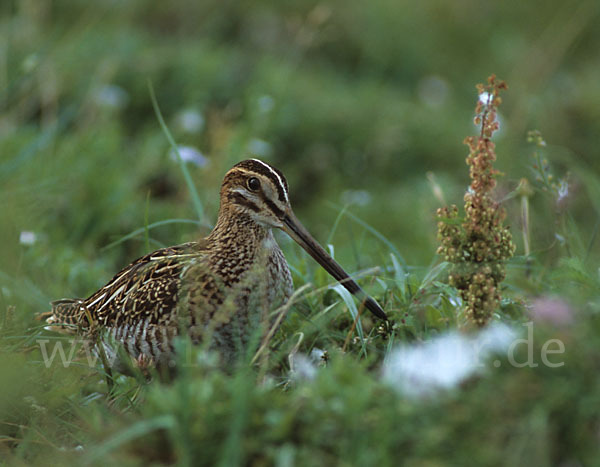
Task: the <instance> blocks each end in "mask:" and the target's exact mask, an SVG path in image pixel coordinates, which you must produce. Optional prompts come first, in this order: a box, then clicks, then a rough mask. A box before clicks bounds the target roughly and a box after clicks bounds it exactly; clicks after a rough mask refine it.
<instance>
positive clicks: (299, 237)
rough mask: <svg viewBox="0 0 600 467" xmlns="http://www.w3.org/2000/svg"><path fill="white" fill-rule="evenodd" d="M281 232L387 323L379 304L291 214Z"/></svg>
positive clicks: (284, 221) (287, 214)
mask: <svg viewBox="0 0 600 467" xmlns="http://www.w3.org/2000/svg"><path fill="white" fill-rule="evenodd" d="M283 230H284V231H285V232H286V233H287V234H288V235H289V236H290V237H292V238H293V239H294V241H296V243H298V244H299V245H300V246H301V247H302V248H304V249H305V250H306V251H307V252H308V254H309V255H310V256H312V257H313V258H314V259H315V261H317V263H319V264H320V265H321V266H323V268H324V269H325V270H326V271H327V272H328V273H329V274H331V275H332V276H333V277H334V278H335V279H336V280H337V281H338V282H339V283H340V284H342V285H343V286H344V287H345V288H346V289H348V291H349V292H350V293H351V294H352V295H354V296H356V297H357V298H358V299H359V300H361V301H362V302H363V303H364V304H365V306H366V307H367V308H368V309H369V311H370V312H371V313H373V314H374V315H375V316H377V317H378V318H380V319H384V320H386V321H387V319H388V317H387V315H386V314H385V312H384V311H383V310H382V308H381V307H380V306H379V304H378V303H377V302H376V301H375V300H374V299H373V298H372V297H370V296H369V295H367V294H366V293H365V292H364V291H363V289H361V288H360V286H359V285H358V284H357V283H356V282H354V280H352V278H350V276H349V275H348V273H346V271H344V270H343V269H342V267H341V266H340V265H339V264H338V263H337V262H336V261H335V260H334V259H333V258H332V257H331V256H330V255H329V254H328V253H327V252H326V251H325V250H324V249H323V247H322V246H321V245H319V244H318V243H317V241H316V240H315V239H314V238H313V237H312V235H311V234H310V233H308V231H307V230H306V229H305V228H304V226H303V225H302V224H301V223H300V221H299V220H298V219H297V218H296V216H295V215H294V214H293V213H292V212H287V213H286V214H285V216H284V218H283Z"/></svg>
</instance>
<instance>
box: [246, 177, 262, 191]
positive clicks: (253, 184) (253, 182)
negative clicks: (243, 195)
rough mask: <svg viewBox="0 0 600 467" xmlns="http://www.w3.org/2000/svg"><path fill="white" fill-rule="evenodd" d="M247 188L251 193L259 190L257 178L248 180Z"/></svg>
mask: <svg viewBox="0 0 600 467" xmlns="http://www.w3.org/2000/svg"><path fill="white" fill-rule="evenodd" d="M248 188H250V190H251V191H258V190H260V181H259V180H258V178H256V177H251V178H249V179H248Z"/></svg>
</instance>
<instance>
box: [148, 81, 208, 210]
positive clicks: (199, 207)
mask: <svg viewBox="0 0 600 467" xmlns="http://www.w3.org/2000/svg"><path fill="white" fill-rule="evenodd" d="M148 90H149V91H150V99H151V100H152V107H153V108H154V112H155V113H156V118H158V122H159V123H160V127H161V128H162V130H163V132H164V133H165V136H166V137H167V140H169V144H170V145H171V149H173V151H174V152H175V154H177V160H178V161H179V167H180V168H181V171H182V172H183V178H184V179H185V183H186V185H187V187H188V190H190V195H191V197H192V202H193V203H194V208H195V209H196V213H197V214H198V219H200V221H203V220H204V208H203V206H202V201H200V196H198V190H196V185H194V182H193V180H192V176H191V175H190V172H189V170H188V169H187V166H186V165H185V162H184V160H183V159H182V158H181V154H180V153H179V148H178V147H177V143H175V140H174V139H173V136H172V135H171V132H170V131H169V128H168V127H167V124H166V123H165V120H164V118H163V116H162V113H161V111H160V108H159V106H158V102H157V100H156V95H155V94H154V88H153V87H152V83H151V82H150V81H148Z"/></svg>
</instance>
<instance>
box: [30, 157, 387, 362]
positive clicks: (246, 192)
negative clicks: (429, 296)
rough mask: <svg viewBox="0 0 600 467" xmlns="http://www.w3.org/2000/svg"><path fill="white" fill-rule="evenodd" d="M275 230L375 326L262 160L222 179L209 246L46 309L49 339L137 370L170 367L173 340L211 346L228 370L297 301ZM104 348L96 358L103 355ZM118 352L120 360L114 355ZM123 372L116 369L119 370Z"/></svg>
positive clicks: (196, 246)
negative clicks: (75, 341)
mask: <svg viewBox="0 0 600 467" xmlns="http://www.w3.org/2000/svg"><path fill="white" fill-rule="evenodd" d="M273 229H281V230H283V231H284V232H286V233H287V234H288V235H289V236H290V237H291V238H292V239H293V240H294V241H296V242H297V243H298V244H299V245H300V246H301V247H302V248H303V249H304V250H306V251H307V252H308V254H309V255H310V256H312V257H313V258H314V259H315V260H316V261H317V262H318V263H319V264H320V265H321V266H322V267H323V268H324V269H325V270H326V271H327V272H328V273H329V274H330V275H331V276H333V278H335V279H336V280H337V281H339V282H340V283H341V284H342V285H343V286H344V287H345V288H346V289H347V290H348V291H349V292H351V293H352V294H353V295H355V296H356V297H357V298H358V299H359V300H360V301H361V302H362V303H364V306H365V307H366V308H367V309H368V310H370V311H371V312H372V313H373V314H374V315H375V316H377V317H378V318H380V319H382V320H385V321H387V316H386V314H385V312H384V311H383V309H382V308H381V307H380V305H379V304H378V303H377V302H376V301H375V300H374V299H373V298H372V297H370V296H369V295H367V294H366V293H365V292H364V291H363V290H362V289H361V288H360V286H359V285H358V284H357V283H356V282H355V281H354V280H353V279H352V278H350V276H349V275H348V274H347V273H346V272H345V271H344V269H342V267H341V266H340V265H339V264H338V263H337V262H336V261H335V260H334V259H333V258H332V257H331V256H330V255H329V254H328V253H327V252H326V251H325V250H324V249H323V247H321V245H319V243H318V242H317V241H316V240H315V239H314V238H313V237H312V236H311V235H310V233H309V232H308V231H307V230H306V228H304V226H303V225H302V224H301V223H300V221H299V220H298V219H297V218H296V216H295V215H294V212H293V211H292V207H291V204H290V200H289V192H288V183H287V180H286V179H285V177H284V175H283V173H282V172H281V171H280V170H278V169H277V168H275V167H273V166H272V165H270V164H268V163H266V162H263V161H261V160H259V159H247V160H244V161H241V162H239V163H237V164H236V165H234V166H233V167H232V168H231V169H230V170H229V171H228V172H227V173H226V174H225V176H224V179H223V182H222V185H221V190H220V207H219V213H218V217H217V222H216V224H215V226H214V228H213V230H212V231H211V232H210V234H209V235H208V236H207V237H204V238H201V239H199V240H198V241H193V242H188V243H183V244H179V245H175V246H170V247H167V248H161V249H159V250H156V251H153V252H151V253H149V254H146V255H145V256H142V257H140V258H139V259H136V260H135V261H133V262H132V263H131V264H129V265H128V266H126V267H125V268H123V269H122V270H121V271H119V272H118V273H117V274H116V275H115V276H114V277H113V278H112V279H111V280H110V281H109V282H108V283H107V284H106V285H105V286H104V287H102V288H101V289H100V290H98V291H96V292H94V293H93V294H91V295H90V296H89V297H88V298H86V299H62V300H57V301H53V302H51V307H52V308H51V311H49V312H46V313H42V315H40V318H43V319H45V320H46V324H47V325H46V329H50V330H53V331H58V332H61V333H67V334H77V335H80V336H87V337H90V336H95V337H94V339H96V340H95V342H96V343H95V344H94V345H95V346H96V347H95V350H96V352H98V350H100V351H104V352H105V353H106V356H107V358H108V361H109V362H112V365H113V366H114V367H115V368H117V369H120V368H119V364H118V361H119V359H118V358H117V357H118V355H121V356H122V351H124V352H125V354H126V355H127V356H129V357H130V358H131V361H132V362H133V363H134V364H135V365H137V366H138V367H141V368H143V367H158V366H163V365H167V366H173V365H174V362H175V360H174V355H175V354H176V350H175V344H174V341H175V338H176V337H177V336H180V335H183V334H187V335H188V336H189V337H190V339H191V340H192V342H193V343H195V344H199V343H206V342H207V341H208V342H209V348H211V349H213V350H215V351H216V352H217V354H218V355H219V356H220V357H221V359H222V361H223V362H232V361H234V359H235V358H236V356H237V355H238V354H239V350H240V348H245V346H246V345H248V341H249V339H250V338H251V336H252V333H253V332H255V330H256V329H258V328H260V326H264V325H266V326H267V328H268V326H269V325H273V324H274V318H273V311H274V310H277V309H281V308H282V306H283V305H284V304H285V303H286V302H287V301H288V300H289V299H290V297H291V296H292V293H293V290H294V289H293V282H292V275H291V273H290V268H289V266H288V263H287V261H286V259H285V257H284V255H283V253H282V251H281V249H280V247H279V246H278V244H277V242H276V240H275V238H274V236H273ZM99 347H101V349H99ZM120 352H121V353H120ZM121 366H122V365H121Z"/></svg>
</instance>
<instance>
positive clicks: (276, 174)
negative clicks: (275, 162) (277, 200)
mask: <svg viewBox="0 0 600 467" xmlns="http://www.w3.org/2000/svg"><path fill="white" fill-rule="evenodd" d="M250 160H251V161H254V162H258V163H259V164H260V165H262V166H263V167H265V168H266V169H267V170H268V171H269V172H270V173H272V174H273V175H274V176H275V178H276V179H277V180H278V181H279V185H281V188H282V190H283V196H284V198H285V201H286V202H287V203H289V202H290V200H289V198H288V193H287V189H286V186H285V183H284V182H283V180H282V179H281V176H280V175H279V174H278V173H277V172H276V171H275V170H273V167H271V166H270V165H269V164H265V163H264V162H263V161H261V160H258V159H250Z"/></svg>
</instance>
